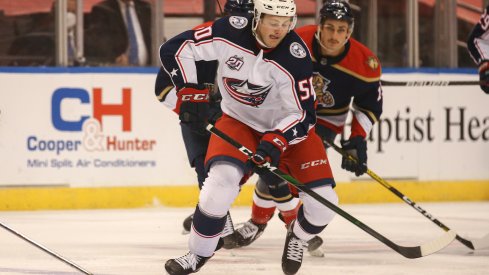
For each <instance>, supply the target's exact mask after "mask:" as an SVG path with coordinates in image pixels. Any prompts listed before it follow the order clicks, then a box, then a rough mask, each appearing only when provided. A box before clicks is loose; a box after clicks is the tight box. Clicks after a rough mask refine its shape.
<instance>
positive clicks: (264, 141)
mask: <svg viewBox="0 0 489 275" xmlns="http://www.w3.org/2000/svg"><path fill="white" fill-rule="evenodd" d="M285 149H287V140H286V139H285V138H284V136H282V135H281V134H280V133H278V132H267V133H265V135H263V137H262V138H261V140H260V143H259V144H258V147H257V148H256V152H255V153H254V154H253V156H252V157H251V159H250V161H249V162H250V164H251V167H252V168H253V171H254V172H255V173H257V174H259V175H268V169H266V168H262V167H261V166H262V165H263V164H265V163H266V162H269V163H270V165H272V166H274V167H277V166H278V163H279V161H280V155H282V153H283V152H284V151H285Z"/></svg>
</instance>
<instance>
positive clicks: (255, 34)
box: [251, 11, 271, 49]
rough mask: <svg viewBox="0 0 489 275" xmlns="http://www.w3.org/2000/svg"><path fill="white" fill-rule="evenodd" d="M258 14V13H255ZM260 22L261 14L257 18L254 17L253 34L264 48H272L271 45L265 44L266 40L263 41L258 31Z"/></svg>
mask: <svg viewBox="0 0 489 275" xmlns="http://www.w3.org/2000/svg"><path fill="white" fill-rule="evenodd" d="M255 12H256V11H255ZM255 16H256V15H255ZM259 22H260V16H258V18H257V19H254V20H253V23H252V24H253V25H252V26H251V30H252V33H253V36H254V37H255V39H256V41H257V42H258V44H259V45H260V46H261V47H263V48H266V49H271V47H269V46H267V44H265V42H263V41H262V40H261V38H260V35H258V34H257V33H256V29H258V23H259Z"/></svg>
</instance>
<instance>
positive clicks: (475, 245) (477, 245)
mask: <svg viewBox="0 0 489 275" xmlns="http://www.w3.org/2000/svg"><path fill="white" fill-rule="evenodd" d="M324 143H326V145H328V146H330V147H332V148H333V149H334V150H335V151H336V152H338V153H340V154H341V155H342V156H343V157H346V158H349V159H351V160H353V161H357V159H356V158H354V157H353V156H351V155H350V154H348V153H347V152H346V151H345V150H343V149H342V148H340V147H338V146H337V145H336V144H334V142H329V141H327V140H324ZM367 174H368V175H369V176H370V177H371V178H372V179H374V180H375V181H377V182H378V183H380V184H382V186H384V187H385V188H387V189H389V191H391V192H392V193H394V194H395V195H396V196H398V197H399V198H401V199H402V200H403V201H404V202H405V203H407V204H409V205H410V206H411V207H412V208H414V209H416V211H418V212H419V213H421V214H422V215H423V216H425V217H426V218H428V219H429V220H431V221H432V222H433V223H435V224H436V225H438V226H439V227H441V228H442V229H443V230H445V231H447V232H453V231H452V230H451V229H450V228H448V226H446V225H444V224H443V223H442V222H440V221H439V220H438V219H437V218H435V217H434V216H433V215H431V214H430V213H428V212H427V211H426V210H424V209H423V208H421V206H419V205H417V204H416V203H415V202H414V201H413V200H411V199H410V198H408V197H407V196H406V195H404V194H403V193H401V192H400V191H399V190H397V189H396V188H394V187H393V186H392V185H390V184H389V183H388V182H387V181H385V180H384V179H383V178H381V177H380V176H379V175H377V174H376V173H374V172H373V171H372V170H370V169H368V168H367ZM453 233H454V234H456V233H455V232H453ZM455 238H456V239H457V241H459V242H461V243H462V244H464V245H465V246H466V247H468V248H470V249H472V250H477V249H482V248H487V247H489V234H487V235H486V236H484V237H483V238H481V239H477V240H472V241H470V240H467V239H464V238H462V237H460V236H459V235H458V234H456V237H455Z"/></svg>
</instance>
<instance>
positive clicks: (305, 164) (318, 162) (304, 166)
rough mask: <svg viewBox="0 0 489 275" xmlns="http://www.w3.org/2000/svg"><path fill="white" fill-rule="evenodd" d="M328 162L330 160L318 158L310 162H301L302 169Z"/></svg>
mask: <svg viewBox="0 0 489 275" xmlns="http://www.w3.org/2000/svg"><path fill="white" fill-rule="evenodd" d="M327 163H328V161H327V160H325V159H318V160H313V161H309V162H306V163H303V164H301V170H304V169H307V168H311V167H314V166H319V165H326V164H327Z"/></svg>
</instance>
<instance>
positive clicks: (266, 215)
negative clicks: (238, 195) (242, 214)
mask: <svg viewBox="0 0 489 275" xmlns="http://www.w3.org/2000/svg"><path fill="white" fill-rule="evenodd" d="M274 212H275V203H274V202H273V198H272V197H271V195H270V193H269V191H268V187H267V186H266V184H265V182H264V181H263V179H261V178H259V179H258V181H257V183H256V185H255V192H254V193H253V205H252V207H251V219H249V220H248V221H246V222H245V223H243V224H242V225H241V226H240V227H239V228H236V230H235V231H234V233H233V238H234V239H235V242H236V247H241V246H247V245H250V244H251V243H252V242H254V241H255V240H256V239H258V237H260V236H261V234H262V233H263V231H264V230H265V228H266V227H267V223H268V221H269V220H270V219H271V218H272V217H273V213H274Z"/></svg>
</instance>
